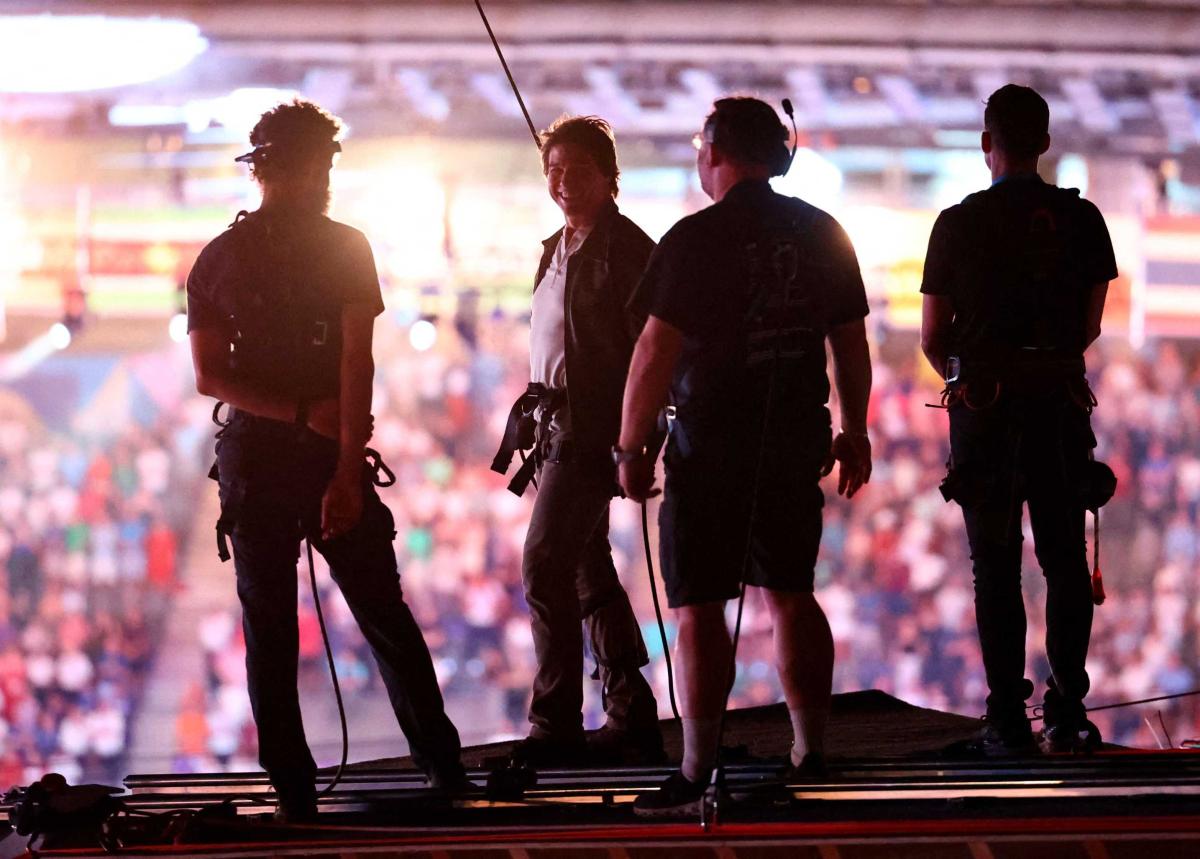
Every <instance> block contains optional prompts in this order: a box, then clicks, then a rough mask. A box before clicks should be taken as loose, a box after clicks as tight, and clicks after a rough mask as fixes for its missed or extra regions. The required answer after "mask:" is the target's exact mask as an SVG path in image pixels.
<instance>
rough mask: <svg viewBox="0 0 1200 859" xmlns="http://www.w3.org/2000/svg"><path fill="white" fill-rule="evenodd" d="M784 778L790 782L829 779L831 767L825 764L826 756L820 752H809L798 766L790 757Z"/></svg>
mask: <svg viewBox="0 0 1200 859" xmlns="http://www.w3.org/2000/svg"><path fill="white" fill-rule="evenodd" d="M784 778H786V779H787V780H788V781H813V780H816V779H826V778H829V767H828V766H826V764H825V756H824V755H823V754H821V753H820V752H808V753H807V754H806V755H805V756H804V757H803V758H801V759H800V763H798V764H793V763H792V759H791V756H789V757H788V760H787V766H786V767H785V770H784Z"/></svg>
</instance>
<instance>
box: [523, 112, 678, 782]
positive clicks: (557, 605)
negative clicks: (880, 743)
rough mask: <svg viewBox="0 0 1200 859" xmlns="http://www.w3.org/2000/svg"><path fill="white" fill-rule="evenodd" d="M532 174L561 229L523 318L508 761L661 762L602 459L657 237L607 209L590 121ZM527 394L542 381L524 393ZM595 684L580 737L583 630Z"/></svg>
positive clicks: (612, 168)
mask: <svg viewBox="0 0 1200 859" xmlns="http://www.w3.org/2000/svg"><path fill="white" fill-rule="evenodd" d="M542 168H543V170H544V172H545V174H546V183H547V189H548V190H549V192H550V197H551V199H553V200H554V202H555V203H556V204H557V205H558V207H559V209H561V210H562V213H563V219H564V221H565V223H564V224H563V228H562V229H560V230H559V231H558V232H556V233H555V234H554V235H553V236H551V237H550V238H548V239H546V241H545V242H543V245H544V248H543V251H542V259H541V264H540V265H539V266H538V271H537V277H536V278H535V280H534V293H533V314H532V318H531V320H530V328H531V330H530V345H529V363H530V380H531V382H532V383H533V384H532V385H531V389H535V390H538V391H540V392H541V393H540V394H539V395H538V398H539V402H540V405H539V407H538V415H537V417H538V430H537V439H536V442H535V445H534V459H535V461H536V462H537V469H538V480H537V501H536V502H535V504H534V508H533V516H532V518H531V520H530V523H529V532H528V535H527V536H526V539H525V552H524V558H523V562H522V576H523V579H524V584H525V595H526V598H527V600H528V602H529V613H530V622H531V624H532V627H533V639H534V646H535V650H536V653H537V663H538V664H537V674H536V676H535V678H534V684H533V698H532V700H531V702H530V705H529V721H530V722H531V723H532V729H531V731H530V735H529V737H528V738H527V739H525V740H523V741H522V742H520V743H518V744H517V746H516V747H515V748H514V750H513V759H514V761H516V762H518V763H525V764H530V765H534V766H545V765H551V764H559V765H571V764H574V765H580V764H584V763H587V762H589V761H596V760H608V761H614V760H616V761H622V760H623V761H627V762H631V763H636V762H647V763H652V762H657V761H659V760H661V759H662V758H663V756H664V755H663V748H662V736H661V734H660V732H659V728H658V708H657V705H656V703H655V700H654V695H653V693H652V692H651V691H650V686H649V684H648V683H647V682H646V680H645V678H643V677H642V674H641V671H640V668H641V666H643V665H645V664H646V663H647V662H648V657H647V655H646V646H645V643H644V642H643V641H642V635H641V631H640V630H639V628H638V624H637V620H636V619H635V618H634V616H633V609H632V608H631V607H630V605H629V597H628V595H627V594H626V593H625V590H624V588H622V587H621V582H620V580H619V579H618V578H617V571H616V568H615V567H614V566H613V561H612V552H611V549H610V547H609V543H608V507H609V503H610V501H611V500H612V497H613V494H614V491H615V490H616V471H615V468H614V466H613V462H612V459H611V457H610V454H609V451H610V449H611V448H612V446H613V445H614V444H615V443H616V441H617V433H618V430H619V429H620V423H621V393H622V389H623V387H624V382H625V375H626V372H627V371H628V369H629V358H630V355H631V354H632V353H633V344H634V342H635V341H636V340H637V336H638V333H639V332H640V330H641V327H642V322H643V321H644V320H643V319H642V318H639V317H637V316H635V315H633V314H632V313H631V312H630V311H629V310H627V308H626V304H627V302H628V300H629V297H630V295H631V294H632V293H633V290H634V287H635V286H636V285H637V282H638V279H639V278H640V277H641V275H642V270H643V269H644V268H645V266H646V260H647V259H648V258H649V257H650V253H651V251H652V250H653V249H654V242H653V241H652V240H651V239H650V238H649V237H648V236H647V235H646V234H645V233H644V232H642V231H641V230H640V229H639V228H638V226H637V225H636V224H634V223H633V221H631V220H629V219H628V218H626V217H625V216H624V215H622V214H621V213H620V212H619V211H618V210H617V204H616V202H615V200H614V198H615V197H616V195H617V178H618V176H619V175H620V170H619V169H618V167H617V152H616V144H615V142H614V140H613V134H612V129H611V128H610V127H609V125H608V123H607V122H605V121H604V120H603V119H600V118H598V117H594V116H576V117H569V118H563V119H560V120H559V121H557V122H555V123H554V125H552V126H551V127H550V128H549V129H548V130H547V131H546V132H545V133H544V134H543V135H542ZM533 386H540V387H538V388H534V387H533ZM581 624H586V625H587V630H588V635H589V638H590V644H591V651H592V654H593V655H594V656H595V659H596V662H597V664H598V666H599V669H600V671H599V673H600V680H601V682H602V684H603V697H604V709H605V714H606V717H607V719H606V723H605V725H604V727H602V728H601V729H600V730H598V731H593V732H592V733H591V734H589V735H587V737H586V738H585V735H584V731H583V716H582V708H583V635H582V629H581Z"/></svg>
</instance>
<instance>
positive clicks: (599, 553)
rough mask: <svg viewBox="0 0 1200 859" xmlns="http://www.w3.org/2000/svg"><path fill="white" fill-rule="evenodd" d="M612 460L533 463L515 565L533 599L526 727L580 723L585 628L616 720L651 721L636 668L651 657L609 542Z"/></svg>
mask: <svg viewBox="0 0 1200 859" xmlns="http://www.w3.org/2000/svg"><path fill="white" fill-rule="evenodd" d="M614 479H615V475H614V469H613V466H612V464H611V462H608V461H607V457H605V456H604V455H599V456H592V457H588V458H582V457H564V461H562V462H549V461H548V462H545V463H543V465H542V467H541V469H540V470H539V472H538V490H537V500H536V502H535V503H534V506H533V516H532V517H531V519H530V521H529V532H528V533H527V534H526V537H525V554H524V557H523V559H522V565H521V574H522V578H523V580H524V584H525V597H526V599H527V600H528V602H529V614H530V623H531V625H532V627H533V642H534V649H535V651H536V654H537V662H538V667H537V675H536V676H535V677H534V681H533V699H532V701H531V702H530V705H529V721H530V722H531V723H532V724H533V729H532V731H531V734H532V735H534V736H540V737H549V738H553V739H555V740H563V741H568V742H569V741H573V740H576V739H578V738H580V737H581V736H582V733H583V714H582V710H583V631H582V625H583V624H586V625H587V630H588V636H589V640H590V643H591V647H592V653H593V654H594V655H595V657H596V661H597V663H598V664H599V666H600V680H601V682H602V683H603V684H604V689H605V712H606V715H607V717H608V718H607V722H608V724H609V725H611V726H612V727H614V728H622V729H632V730H639V729H642V728H644V727H645V728H648V727H649V726H650V725H651V724H653V725H654V726H655V728H657V722H658V707H657V705H656V703H655V701H654V694H653V693H652V692H651V691H650V686H649V684H648V683H647V682H646V680H645V678H644V677H642V674H641V672H640V671H639V670H638V669H639V668H640V667H641V666H643V665H645V664H646V663H647V662H648V661H649V659H648V657H647V655H646V645H645V643H644V642H643V641H642V633H641V630H640V629H639V628H638V624H637V620H636V618H634V616H633V609H632V607H631V606H630V605H629V596H628V594H626V593H625V589H624V588H622V587H621V582H620V580H619V579H618V578H617V571H616V568H615V567H614V566H613V562H612V551H611V548H610V547H609V544H608V505H609V502H610V501H611V500H612V491H613V482H614Z"/></svg>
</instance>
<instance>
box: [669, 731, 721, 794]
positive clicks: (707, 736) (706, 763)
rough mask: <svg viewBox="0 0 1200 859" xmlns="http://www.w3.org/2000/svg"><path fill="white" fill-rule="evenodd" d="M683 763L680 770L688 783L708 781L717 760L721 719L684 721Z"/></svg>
mask: <svg viewBox="0 0 1200 859" xmlns="http://www.w3.org/2000/svg"><path fill="white" fill-rule="evenodd" d="M681 721H682V722H683V763H682V764H681V765H680V767H679V768H680V769H681V770H682V771H683V775H684V777H685V778H687V780H688V781H692V782H698V781H708V778H709V776H710V775H711V774H712V768H713V764H714V763H716V760H717V734H719V733H720V732H721V720H720V719H682V720H681Z"/></svg>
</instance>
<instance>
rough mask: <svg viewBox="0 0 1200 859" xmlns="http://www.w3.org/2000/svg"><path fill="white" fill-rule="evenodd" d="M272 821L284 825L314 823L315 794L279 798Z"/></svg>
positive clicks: (315, 817) (315, 811)
mask: <svg viewBox="0 0 1200 859" xmlns="http://www.w3.org/2000/svg"><path fill="white" fill-rule="evenodd" d="M272 819H273V820H274V821H275V822H276V823H282V824H285V825H292V824H297V823H314V822H316V819H317V798H316V796H315V794H308V795H301V796H290V795H284V796H279V797H278V804H277V805H276V806H275V814H274V815H273V817H272Z"/></svg>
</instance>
